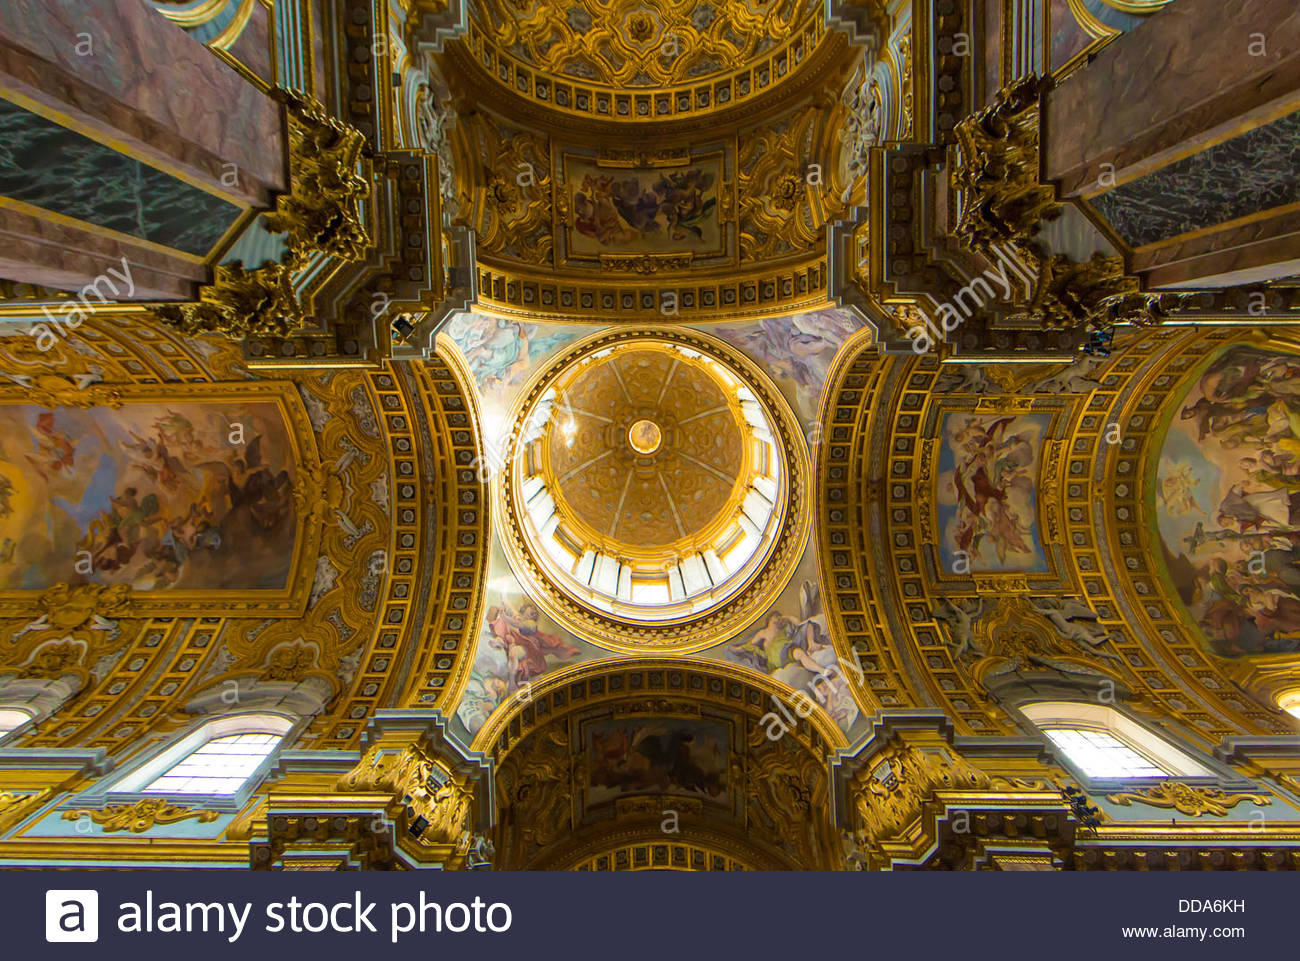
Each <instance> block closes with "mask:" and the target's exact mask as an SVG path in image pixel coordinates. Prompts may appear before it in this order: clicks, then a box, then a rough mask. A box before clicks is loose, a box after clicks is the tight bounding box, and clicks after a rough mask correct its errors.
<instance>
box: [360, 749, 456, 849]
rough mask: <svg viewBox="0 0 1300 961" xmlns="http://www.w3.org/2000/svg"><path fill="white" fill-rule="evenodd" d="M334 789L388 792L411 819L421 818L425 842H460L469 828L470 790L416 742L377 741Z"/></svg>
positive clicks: (421, 835)
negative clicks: (397, 745)
mask: <svg viewBox="0 0 1300 961" xmlns="http://www.w3.org/2000/svg"><path fill="white" fill-rule="evenodd" d="M338 789H339V790H340V791H351V792H359V791H382V792H384V793H387V794H391V795H392V796H393V799H394V800H395V801H398V802H401V803H402V804H404V805H405V806H406V809H407V811H408V816H410V817H411V818H412V819H413V821H414V820H415V819H421V818H422V819H423V820H424V822H425V825H424V829H423V831H422V832H421V833H420V837H421V840H423V841H425V842H427V843H431V844H454V843H459V842H461V841H462V840H463V839H464V837H465V834H466V832H467V831H468V830H469V828H470V824H469V817H470V810H471V807H472V803H473V794H472V793H471V791H470V790H469V788H467V787H466V786H465V785H463V784H461V783H459V782H458V781H457V780H456V779H455V777H454V775H453V774H452V773H451V772H450V771H449V770H447V768H445V767H444V766H443V765H442V764H440V763H439V762H438V761H437V760H436V759H434V758H433V757H432V756H430V755H429V754H428V753H427V752H426V751H425V750H424V749H422V748H421V747H420V746H419V745H416V744H408V745H406V746H405V747H404V748H401V749H397V750H394V749H393V748H391V747H385V746H384V745H381V744H376V745H375V746H373V747H371V748H370V750H369V751H367V752H366V754H365V756H364V757H363V758H362V759H361V761H360V762H359V763H358V764H357V766H356V767H355V768H353V769H352V770H351V771H349V772H348V773H347V774H345V775H343V777H341V778H340V779H339V782H338Z"/></svg>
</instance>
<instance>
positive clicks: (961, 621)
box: [817, 327, 1293, 744]
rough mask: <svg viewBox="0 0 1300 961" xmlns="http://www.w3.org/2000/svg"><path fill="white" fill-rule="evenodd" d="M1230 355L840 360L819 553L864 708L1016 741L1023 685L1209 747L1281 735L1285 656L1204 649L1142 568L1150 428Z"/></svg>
mask: <svg viewBox="0 0 1300 961" xmlns="http://www.w3.org/2000/svg"><path fill="white" fill-rule="evenodd" d="M1242 336H1243V335H1241V334H1238V333H1235V332H1232V331H1231V330H1219V331H1212V332H1198V331H1195V330H1189V329H1187V328H1180V327H1166V328H1161V329H1159V330H1151V331H1136V332H1132V333H1130V334H1129V335H1127V336H1126V337H1125V338H1123V339H1122V346H1121V347H1120V348H1119V349H1117V350H1116V351H1115V353H1114V354H1113V355H1112V357H1111V358H1110V359H1108V360H1105V361H1100V360H1090V361H1085V362H1084V363H1083V366H1082V367H1079V366H1077V365H1076V366H1075V367H1063V366H1062V365H1050V364H1045V365H1032V366H1031V365H1025V366H1023V367H1018V368H1016V369H1014V370H1011V371H1006V370H998V369H984V368H978V367H973V366H969V367H968V366H964V365H962V366H958V365H938V364H936V363H935V362H934V361H933V360H932V359H929V358H922V359H918V358H914V357H904V356H898V355H886V354H883V353H880V352H879V351H878V349H877V348H875V347H872V346H868V347H866V348H864V349H862V350H860V351H858V352H857V354H856V355H855V356H853V357H851V358H846V359H845V362H844V364H843V366H842V368H841V369H840V370H839V371H838V372H837V373H836V375H835V379H834V380H833V381H832V382H831V383H830V385H829V386H828V395H827V396H828V402H827V410H826V419H825V422H824V431H825V433H824V446H823V456H822V457H821V458H820V460H819V461H818V465H817V471H818V480H817V483H818V501H819V510H820V511H821V513H820V514H819V518H818V526H817V534H818V551H819V556H820V560H821V563H822V570H823V577H824V582H825V583H826V585H827V595H826V599H827V609H828V612H829V614H830V617H829V620H830V624H831V628H832V630H833V632H835V633H836V639H837V641H838V642H839V643H840V644H841V645H843V646H844V647H846V648H850V647H851V648H852V649H853V650H856V651H857V652H858V657H859V662H860V663H861V665H862V667H863V669H864V672H865V674H866V684H867V687H868V689H869V690H870V692H871V695H872V699H873V700H874V701H875V702H876V703H877V704H878V705H879V706H881V707H884V708H887V709H897V708H909V707H915V708H929V707H939V708H942V709H944V710H946V711H947V712H949V713H950V715H951V716H952V717H954V719H955V720H956V722H957V724H958V728H959V730H961V729H964V730H965V732H967V733H990V734H992V733H1014V732H1016V731H1017V730H1020V728H1019V727H1018V721H1017V720H1016V719H1015V718H1013V716H1012V715H1011V714H1009V713H1008V712H1007V710H1006V707H1005V705H1007V704H1014V703H1015V702H1016V700H1025V699H1028V697H1029V695H1028V694H1027V693H1026V690H1027V689H1026V684H1028V685H1030V686H1031V687H1032V686H1033V685H1038V687H1039V688H1040V689H1045V687H1047V686H1050V687H1053V689H1057V690H1068V689H1070V688H1073V689H1074V690H1075V691H1076V693H1077V696H1080V697H1084V698H1087V699H1093V698H1096V697H1098V696H1099V695H1098V691H1103V692H1106V693H1105V694H1102V695H1100V696H1102V697H1113V698H1114V699H1115V700H1116V701H1117V702H1119V703H1123V704H1124V706H1125V707H1126V708H1128V709H1129V710H1132V711H1134V712H1135V713H1138V714H1143V715H1146V716H1148V717H1150V718H1151V719H1152V720H1153V721H1155V722H1157V723H1159V722H1160V720H1161V719H1163V718H1167V717H1170V716H1178V717H1180V718H1181V719H1182V722H1183V724H1184V725H1185V731H1186V733H1188V734H1190V735H1191V736H1193V737H1196V738H1200V739H1203V740H1204V741H1206V742H1208V743H1210V744H1216V743H1218V741H1219V740H1220V739H1221V738H1223V737H1225V736H1228V735H1232V734H1241V733H1260V732H1264V731H1286V730H1289V729H1290V728H1289V725H1288V724H1287V722H1286V720H1285V719H1284V718H1283V717H1282V716H1281V714H1280V712H1278V710H1277V709H1276V707H1274V706H1273V694H1275V693H1276V691H1277V689H1278V687H1279V685H1282V684H1283V683H1284V679H1285V676H1286V674H1287V673H1288V672H1290V671H1291V670H1293V666H1292V663H1291V662H1292V660H1293V658H1292V656H1291V655H1287V654H1272V655H1267V656H1264V657H1253V658H1252V657H1246V658H1239V659H1238V660H1237V661H1230V660H1227V659H1225V658H1223V657H1222V656H1219V655H1217V654H1215V653H1214V652H1213V651H1210V650H1207V646H1206V645H1205V643H1203V640H1202V638H1201V636H1200V634H1199V632H1197V631H1195V630H1194V629H1193V623H1192V622H1191V621H1190V619H1189V618H1188V617H1187V614H1186V609H1185V608H1184V607H1181V606H1180V601H1179V598H1178V597H1177V596H1176V594H1174V592H1173V590H1172V589H1171V585H1170V584H1169V583H1168V582H1166V581H1165V580H1164V577H1165V575H1164V574H1163V572H1161V571H1159V569H1158V568H1157V567H1156V565H1157V564H1159V563H1161V559H1160V557H1159V551H1160V548H1159V546H1158V543H1159V542H1158V540H1157V539H1156V538H1157V535H1156V534H1155V533H1154V532H1155V530H1156V529H1157V528H1156V527H1153V526H1152V525H1154V524H1156V523H1157V522H1156V520H1155V519H1154V518H1155V515H1154V498H1155V496H1156V495H1155V486H1156V484H1157V479H1156V478H1157V477H1158V476H1159V475H1158V474H1152V473H1150V472H1151V471H1152V470H1154V469H1155V467H1154V465H1157V464H1158V463H1159V461H1160V458H1159V448H1160V441H1159V437H1160V436H1163V435H1161V434H1159V433H1158V432H1157V424H1156V417H1155V415H1156V411H1157V410H1158V409H1159V408H1160V406H1161V403H1162V401H1161V398H1165V397H1168V396H1169V394H1170V392H1171V391H1173V390H1174V388H1175V386H1177V388H1178V390H1177V391H1175V396H1179V395H1180V394H1181V393H1182V392H1185V391H1186V390H1187V389H1188V384H1189V383H1190V382H1191V381H1193V380H1196V379H1197V378H1199V377H1202V376H1204V371H1205V369H1206V365H1207V364H1212V363H1213V360H1212V359H1211V355H1214V356H1222V350H1223V349H1224V348H1225V347H1229V346H1230V345H1231V344H1234V343H1237V342H1238V341H1239V340H1241V338H1242ZM1273 346H1274V349H1276V345H1273ZM1166 486H1169V485H1166ZM1144 495H1145V497H1144ZM1216 503H1217V502H1216ZM1207 509H1208V508H1207ZM1207 526H1208V525H1207ZM1273 559H1275V560H1276V559H1277V558H1273ZM1269 609H1270V610H1271V612H1272V615H1273V616H1274V617H1276V616H1278V614H1279V611H1280V612H1281V613H1282V614H1285V610H1286V607H1285V605H1283V604H1280V603H1274V602H1272V601H1270V602H1269ZM1239 684H1240V685H1242V686H1243V687H1245V688H1246V690H1247V696H1243V692H1242V689H1241V687H1239V686H1238V685H1239Z"/></svg>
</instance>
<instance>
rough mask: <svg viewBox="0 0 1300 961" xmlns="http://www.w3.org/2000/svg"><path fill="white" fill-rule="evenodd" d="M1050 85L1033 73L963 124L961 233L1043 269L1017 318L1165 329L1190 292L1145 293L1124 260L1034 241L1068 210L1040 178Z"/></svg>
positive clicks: (1042, 323) (993, 252)
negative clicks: (1078, 257)
mask: <svg viewBox="0 0 1300 961" xmlns="http://www.w3.org/2000/svg"><path fill="white" fill-rule="evenodd" d="M1050 85H1051V81H1050V80H1043V79H1040V78H1038V77H1034V76H1030V77H1026V78H1024V79H1022V80H1019V81H1017V82H1016V83H1014V84H1012V85H1011V86H1009V87H1006V88H1004V89H1003V90H1001V91H1000V92H999V93H998V94H997V96H996V98H995V99H994V102H993V103H992V104H991V105H990V106H988V107H986V108H985V109H984V110H981V111H980V112H979V113H977V114H975V115H974V116H972V117H969V118H967V119H966V120H963V121H962V122H961V123H959V124H958V125H957V127H956V130H955V134H956V138H957V152H956V155H955V160H956V162H955V163H954V164H952V186H953V188H954V189H955V190H957V191H959V192H960V197H961V200H960V204H959V206H958V220H957V225H956V231H955V232H956V234H957V236H958V237H960V238H961V239H962V240H964V241H965V242H966V243H967V244H968V245H969V246H970V247H971V249H972V250H975V251H978V252H980V253H982V254H985V255H987V256H990V257H996V256H999V254H998V247H999V246H1000V245H1001V246H1007V247H1011V248H1013V249H1014V250H1016V252H1017V253H1018V254H1019V255H1020V256H1021V257H1022V258H1023V259H1024V260H1025V261H1026V262H1027V263H1028V264H1029V265H1031V270H1032V271H1034V272H1036V274H1037V276H1036V278H1035V283H1034V290H1033V292H1032V294H1031V296H1030V299H1029V301H1028V303H1026V304H1023V305H1019V306H1017V307H1014V308H1013V309H1012V311H1011V313H1010V315H1009V319H1010V320H1013V321H1017V322H1021V323H1026V322H1027V323H1029V324H1032V325H1033V326H1037V327H1042V328H1075V327H1079V326H1082V325H1090V326H1092V327H1095V328H1098V329H1104V328H1107V327H1110V326H1113V325H1115V324H1133V325H1136V326H1142V327H1150V326H1154V325H1156V324H1159V323H1161V322H1162V321H1163V320H1164V319H1165V318H1166V317H1167V316H1168V314H1169V313H1170V311H1172V310H1174V309H1176V308H1177V307H1179V306H1182V305H1183V304H1184V302H1185V299H1186V298H1185V296H1184V295H1176V294H1149V293H1143V292H1142V291H1141V286H1140V283H1139V281H1138V279H1137V278H1136V277H1134V276H1132V275H1129V274H1126V273H1125V270H1124V261H1123V258H1121V257H1117V256H1107V255H1105V254H1102V253H1096V254H1094V255H1093V257H1092V258H1091V259H1090V260H1087V261H1084V262H1082V263H1079V262H1076V261H1074V260H1073V259H1072V258H1070V257H1068V256H1066V255H1064V254H1051V253H1048V252H1046V251H1045V250H1043V249H1042V247H1041V246H1040V245H1039V244H1037V243H1036V242H1035V241H1034V238H1035V236H1036V235H1037V234H1038V232H1039V230H1040V229H1041V226H1042V224H1043V223H1044V222H1045V221H1050V220H1055V219H1057V218H1058V217H1060V216H1061V212H1062V210H1063V207H1062V205H1061V204H1060V203H1059V202H1057V199H1056V189H1055V188H1054V187H1053V186H1052V185H1051V184H1044V183H1042V182H1041V181H1040V180H1039V170H1040V167H1041V153H1042V142H1041V139H1040V132H1041V131H1040V125H1041V103H1042V96H1043V93H1044V92H1045V91H1046V90H1047V89H1048V87H1049V86H1050Z"/></svg>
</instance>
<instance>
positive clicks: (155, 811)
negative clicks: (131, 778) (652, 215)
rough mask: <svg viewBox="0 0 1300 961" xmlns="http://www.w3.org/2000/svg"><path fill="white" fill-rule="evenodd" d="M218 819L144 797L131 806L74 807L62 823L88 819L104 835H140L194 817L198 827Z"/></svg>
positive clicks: (213, 814) (213, 813) (216, 813)
mask: <svg viewBox="0 0 1300 961" xmlns="http://www.w3.org/2000/svg"><path fill="white" fill-rule="evenodd" d="M220 816H221V813H220V812H219V811H202V810H196V809H194V808H190V807H185V806H183V805H180V804H173V803H172V802H171V801H168V800H167V799H166V798H144V799H142V800H139V801H135V802H133V803H131V804H115V805H111V806H109V807H104V808H77V809H75V810H71V811H64V812H63V820H65V821H80V820H81V819H82V818H90V820H91V821H93V822H94V823H96V824H98V825H99V826H100V827H101V828H103V829H104V833H105V834H114V833H116V832H118V831H130V832H131V833H132V834H143V833H144V832H145V831H148V830H149V829H150V828H154V827H157V826H158V825H160V824H177V823H179V822H181V821H188V820H189V819H190V818H197V819H198V822H199V823H200V824H210V823H212V822H213V821H215V820H216V819H217V818H219V817H220Z"/></svg>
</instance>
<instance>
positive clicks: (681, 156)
mask: <svg viewBox="0 0 1300 961" xmlns="http://www.w3.org/2000/svg"><path fill="white" fill-rule="evenodd" d="M728 152H729V148H728V147H726V146H723V145H721V144H711V145H709V146H707V147H704V148H699V149H697V148H695V147H683V148H681V149H680V150H670V151H666V152H660V153H655V152H651V151H636V150H627V151H613V150H602V151H599V152H589V151H581V150H573V149H564V150H562V151H561V152H560V156H559V158H558V159H559V162H558V163H557V164H556V167H557V169H558V171H559V172H560V174H561V175H562V177H563V179H562V180H557V182H556V184H555V197H554V204H555V211H556V213H557V214H558V216H556V217H555V218H554V224H555V242H554V243H555V250H556V251H557V254H558V256H557V260H558V261H559V262H560V263H561V264H562V265H563V266H566V267H596V268H599V269H600V270H601V271H602V272H615V271H617V272H630V273H638V272H640V273H644V272H647V271H648V272H654V271H655V270H656V269H658V268H659V267H660V266H662V268H663V269H667V270H680V269H681V268H682V267H683V266H687V267H689V266H708V265H715V266H717V265H721V264H722V263H723V262H724V261H725V262H726V263H734V262H735V258H736V251H735V250H734V246H735V239H734V232H731V235H730V236H729V231H728V226H729V222H728V219H727V217H726V216H725V215H726V213H727V212H728V211H730V210H734V209H735V203H734V198H733V197H732V196H731V192H732V191H734V190H735V183H734V178H732V177H729V176H728V163H727V159H728V158H727V154H728ZM707 163H716V164H717V181H716V182H715V184H714V189H715V190H716V192H717V197H716V202H715V204H714V208H713V209H714V215H715V216H716V217H717V221H718V246H717V248H716V249H709V250H690V249H686V248H684V247H683V248H681V249H665V250H637V251H609V252H599V251H598V252H596V253H575V252H574V249H573V232H574V226H573V220H574V217H573V193H574V189H575V188H574V178H573V174H572V165H573V164H583V165H585V166H587V167H592V168H595V169H598V170H607V171H609V172H610V174H611V175H612V176H618V175H619V174H620V173H623V174H627V173H632V172H636V173H642V172H646V171H653V172H656V173H658V172H660V171H665V170H672V169H677V168H686V167H694V166H701V165H703V164H707ZM683 260H685V261H686V263H685V265H683V264H682V263H680V262H681V261H683Z"/></svg>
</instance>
